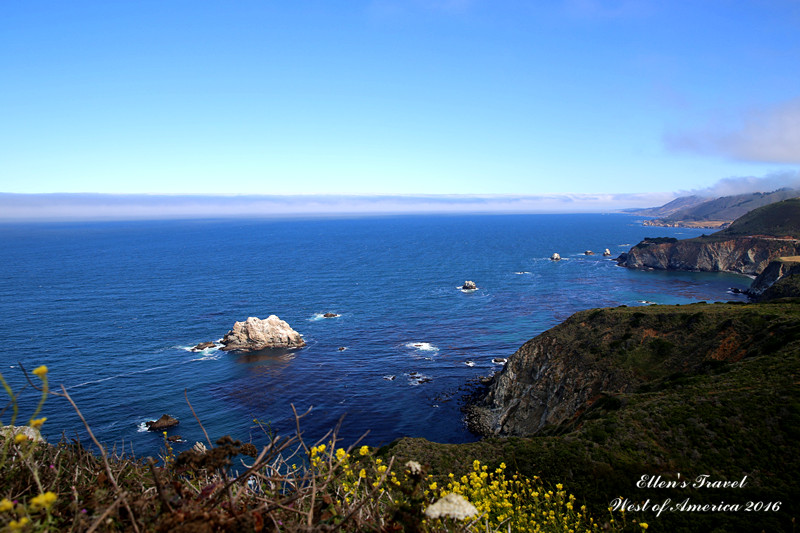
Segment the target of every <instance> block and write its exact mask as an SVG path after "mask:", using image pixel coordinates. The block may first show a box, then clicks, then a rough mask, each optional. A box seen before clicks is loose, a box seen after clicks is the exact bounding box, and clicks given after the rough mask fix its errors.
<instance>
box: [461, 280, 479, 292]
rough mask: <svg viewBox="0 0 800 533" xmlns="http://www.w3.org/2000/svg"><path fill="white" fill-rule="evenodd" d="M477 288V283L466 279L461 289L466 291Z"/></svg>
mask: <svg viewBox="0 0 800 533" xmlns="http://www.w3.org/2000/svg"><path fill="white" fill-rule="evenodd" d="M477 288H478V286H477V285H475V282H474V281H465V282H464V284H463V285H462V286H461V289H462V290H465V291H474V290H475V289H477Z"/></svg>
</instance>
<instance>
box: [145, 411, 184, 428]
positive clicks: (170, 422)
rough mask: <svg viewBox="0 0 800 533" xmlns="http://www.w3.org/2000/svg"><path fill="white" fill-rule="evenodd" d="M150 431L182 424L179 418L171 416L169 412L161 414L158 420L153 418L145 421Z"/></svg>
mask: <svg viewBox="0 0 800 533" xmlns="http://www.w3.org/2000/svg"><path fill="white" fill-rule="evenodd" d="M144 424H145V425H146V426H147V430H148V431H162V430H165V429H167V428H171V427H173V426H177V425H178V424H180V422H179V421H178V419H177V418H174V417H171V416H169V415H168V414H163V415H161V418H159V419H158V420H151V421H150V422H145V423H144Z"/></svg>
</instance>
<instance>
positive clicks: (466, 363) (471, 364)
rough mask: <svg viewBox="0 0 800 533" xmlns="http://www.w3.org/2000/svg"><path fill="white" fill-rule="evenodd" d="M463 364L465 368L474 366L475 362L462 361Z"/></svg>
mask: <svg viewBox="0 0 800 533" xmlns="http://www.w3.org/2000/svg"><path fill="white" fill-rule="evenodd" d="M464 364H465V365H467V366H475V361H464Z"/></svg>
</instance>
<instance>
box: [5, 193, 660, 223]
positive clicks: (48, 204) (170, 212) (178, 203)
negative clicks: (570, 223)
mask: <svg viewBox="0 0 800 533" xmlns="http://www.w3.org/2000/svg"><path fill="white" fill-rule="evenodd" d="M673 198H674V194H671V193H652V194H553V195H539V196H510V195H430V196H426V195H416V196H415V195H397V196H350V195H341V196H339V195H294V196H191V195H185V196H177V195H176V196H168V195H141V194H136V195H112V194H10V193H0V220H1V221H6V222H10V221H37V220H45V221H46V220H53V221H60V220H76V221H77V220H147V219H199V218H205V219H208V218H233V217H287V216H345V215H381V214H402V213H409V214H413V213H431V214H434V213H598V212H612V211H619V210H622V209H628V208H635V207H648V206H654V205H661V204H663V203H666V202H668V201H670V200H671V199H673Z"/></svg>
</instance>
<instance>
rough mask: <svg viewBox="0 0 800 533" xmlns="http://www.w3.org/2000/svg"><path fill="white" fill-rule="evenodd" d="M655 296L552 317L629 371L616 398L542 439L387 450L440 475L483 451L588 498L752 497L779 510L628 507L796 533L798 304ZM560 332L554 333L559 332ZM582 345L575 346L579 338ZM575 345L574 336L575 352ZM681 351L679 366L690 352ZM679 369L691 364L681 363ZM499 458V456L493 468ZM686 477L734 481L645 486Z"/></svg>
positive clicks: (659, 521)
mask: <svg viewBox="0 0 800 533" xmlns="http://www.w3.org/2000/svg"><path fill="white" fill-rule="evenodd" d="M796 302H797V301H796V300H795V303H792V301H784V302H783V303H780V304H778V303H770V304H714V305H698V304H695V305H688V306H648V307H640V308H624V307H623V308H615V309H600V310H590V311H585V312H581V313H578V314H577V315H575V316H574V317H573V318H571V319H570V320H568V321H567V322H566V323H564V324H562V325H560V326H557V327H556V328H554V330H556V329H557V330H558V333H557V334H558V336H559V338H562V340H563V341H564V342H565V344H566V345H570V346H571V348H570V350H575V351H577V352H580V353H582V354H584V357H591V358H597V359H599V360H605V361H607V364H608V365H609V367H610V368H618V369H620V371H626V372H627V371H629V370H630V369H634V370H635V372H636V376H637V377H638V379H639V380H642V381H641V383H640V385H639V386H638V387H637V388H636V389H635V390H634V392H632V393H625V394H607V395H605V396H603V397H601V398H599V399H598V400H597V401H595V402H594V403H593V404H591V405H590V406H588V408H587V409H586V410H585V411H583V412H582V413H580V414H579V416H577V417H576V418H575V419H573V420H570V421H568V422H566V423H563V424H561V425H559V426H556V427H549V428H545V430H544V431H542V432H540V434H538V435H537V436H532V437H525V438H522V437H512V438H489V439H485V440H483V441H481V442H476V443H471V444H463V445H448V444H435V443H430V442H427V441H424V440H422V439H402V440H400V441H398V442H396V443H394V444H393V445H392V446H391V448H390V449H388V450H386V452H387V453H392V454H397V455H398V456H399V457H400V458H401V460H403V459H404V458H406V457H408V458H414V459H415V460H418V461H426V462H428V463H430V464H431V465H432V468H433V470H434V471H435V472H448V471H466V470H468V468H469V462H470V461H472V460H473V459H479V460H480V461H482V462H485V463H488V464H489V465H494V464H497V463H500V462H501V461H504V462H506V463H507V464H508V465H509V468H513V469H517V470H519V471H520V472H522V473H525V474H527V475H539V476H542V478H544V479H545V480H547V481H549V482H551V483H564V484H565V486H566V487H567V488H568V489H569V490H571V491H573V492H575V493H576V494H581V495H583V496H584V497H585V498H586V503H587V504H588V506H589V507H590V508H592V509H594V510H595V511H600V510H602V509H604V508H605V507H607V506H608V505H609V503H610V502H611V501H612V499H613V498H615V497H617V496H623V497H625V498H629V499H630V500H635V501H645V500H648V499H649V500H650V501H651V502H655V501H659V502H661V501H664V500H665V499H667V498H670V499H671V500H672V502H674V503H678V502H683V501H685V500H686V499H687V498H688V499H689V501H690V503H693V504H709V505H712V504H713V505H715V504H719V503H720V502H723V501H724V502H726V503H728V504H737V505H742V506H744V505H746V503H747V502H748V501H752V502H763V503H764V504H766V503H767V502H781V503H780V505H779V509H778V510H774V511H770V512H759V513H753V512H747V511H744V510H741V509H740V510H736V511H733V510H729V511H727V512H680V511H677V512H668V513H664V514H661V515H660V516H658V517H656V516H655V514H654V513H653V512H652V511H650V512H644V513H639V514H633V513H632V514H631V518H632V517H634V516H636V517H638V518H639V520H641V521H646V522H647V523H649V524H650V526H651V528H652V530H654V531H762V530H765V531H792V519H793V518H794V517H797V515H798V511H799V509H798V502H800V489H799V487H800V482H798V479H800V462H798V461H797V460H796V459H795V458H796V457H798V456H800V387H798V379H799V377H800V303H796ZM551 331H553V330H551ZM576 343H577V344H576ZM575 346H579V347H578V348H575ZM681 361H683V362H681ZM681 369H683V370H681ZM490 468H491V466H490ZM678 473H680V474H681V478H680V479H683V480H686V479H687V478H688V479H690V480H694V479H695V478H696V477H697V476H698V475H702V474H708V475H710V476H711V478H712V479H715V480H725V481H736V480H741V479H742V478H743V476H745V475H746V476H747V483H746V486H745V487H743V488H740V489H731V488H726V489H723V488H719V489H708V488H692V487H688V488H681V489H656V488H637V486H636V483H637V481H638V480H640V479H641V477H642V476H643V475H649V476H658V475H660V476H662V477H663V478H664V479H666V480H676V479H678V478H677V474H678Z"/></svg>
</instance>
